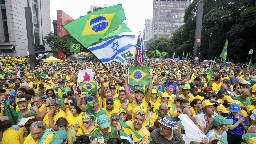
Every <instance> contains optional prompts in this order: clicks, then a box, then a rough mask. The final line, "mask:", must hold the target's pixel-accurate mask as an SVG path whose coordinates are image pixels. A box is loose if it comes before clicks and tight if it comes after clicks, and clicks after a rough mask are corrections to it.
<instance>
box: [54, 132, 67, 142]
mask: <svg viewBox="0 0 256 144" xmlns="http://www.w3.org/2000/svg"><path fill="white" fill-rule="evenodd" d="M67 138H68V134H67V132H66V131H65V130H58V131H57V132H56V133H55V134H54V137H53V140H52V142H51V143H50V144H61V143H63V142H64V141H65V140H67Z"/></svg>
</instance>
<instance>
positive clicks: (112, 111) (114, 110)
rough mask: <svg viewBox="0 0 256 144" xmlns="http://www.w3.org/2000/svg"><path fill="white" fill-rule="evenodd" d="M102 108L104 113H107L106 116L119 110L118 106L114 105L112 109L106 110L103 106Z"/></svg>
mask: <svg viewBox="0 0 256 144" xmlns="http://www.w3.org/2000/svg"><path fill="white" fill-rule="evenodd" d="M103 110H104V111H105V112H106V114H107V116H108V117H111V114H112V113H116V114H119V110H118V108H116V107H115V106H114V109H113V110H107V109H106V108H103Z"/></svg>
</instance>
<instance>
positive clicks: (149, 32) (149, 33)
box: [143, 19, 154, 40]
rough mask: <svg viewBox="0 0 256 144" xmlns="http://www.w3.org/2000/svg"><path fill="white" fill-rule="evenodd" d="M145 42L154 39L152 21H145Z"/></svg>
mask: <svg viewBox="0 0 256 144" xmlns="http://www.w3.org/2000/svg"><path fill="white" fill-rule="evenodd" d="M143 33H144V35H143V36H144V37H143V39H144V40H150V39H152V38H154V34H153V25H152V19H146V20H145V29H144V32H143Z"/></svg>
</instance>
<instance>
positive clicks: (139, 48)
mask: <svg viewBox="0 0 256 144" xmlns="http://www.w3.org/2000/svg"><path fill="white" fill-rule="evenodd" d="M141 42H142V39H141V38H140V35H139V36H138V39H137V47H136V61H137V64H138V65H139V66H141V65H142V62H143V55H142V49H143V46H142V43H141Z"/></svg>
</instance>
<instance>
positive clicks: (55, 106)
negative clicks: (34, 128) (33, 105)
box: [43, 98, 67, 129]
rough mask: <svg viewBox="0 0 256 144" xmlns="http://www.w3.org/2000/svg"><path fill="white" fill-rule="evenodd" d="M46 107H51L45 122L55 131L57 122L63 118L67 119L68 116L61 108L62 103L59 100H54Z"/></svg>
mask: <svg viewBox="0 0 256 144" xmlns="http://www.w3.org/2000/svg"><path fill="white" fill-rule="evenodd" d="M46 107H49V111H48V113H47V114H46V115H45V117H44V120H43V121H44V123H45V125H46V127H47V128H52V129H55V123H56V121H57V120H58V119H59V118H61V117H63V118H66V116H67V114H66V113H65V112H64V111H63V110H62V109H61V108H60V102H59V100H58V99H57V98H56V99H52V100H51V101H50V102H49V105H48V106H46Z"/></svg>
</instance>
